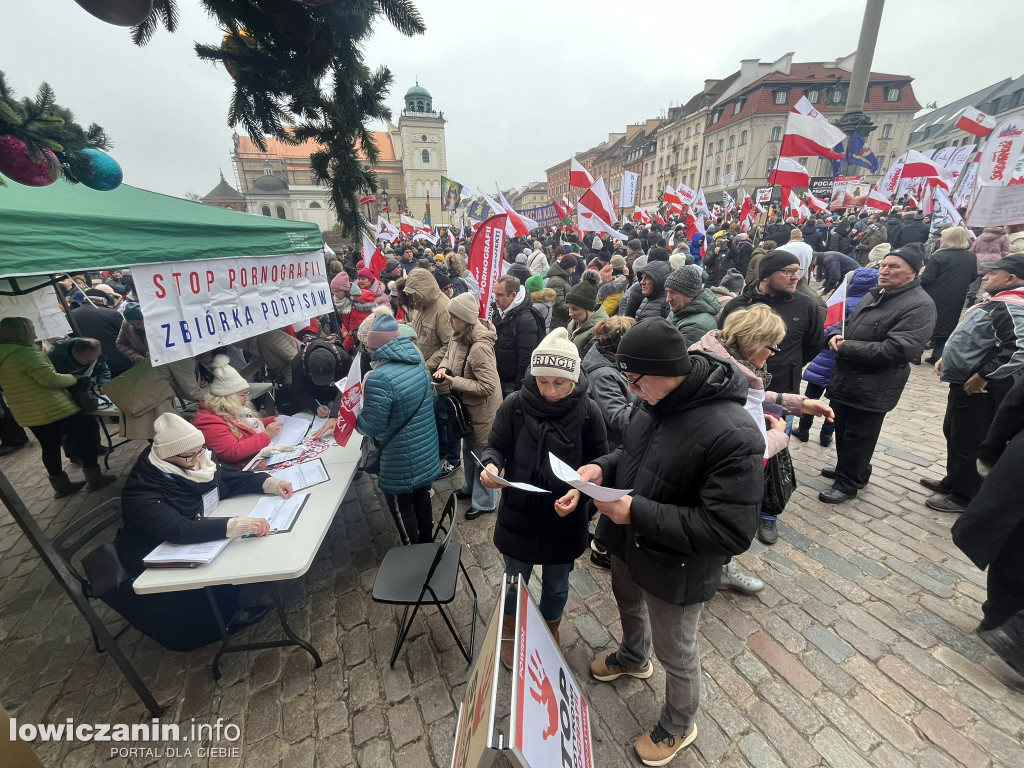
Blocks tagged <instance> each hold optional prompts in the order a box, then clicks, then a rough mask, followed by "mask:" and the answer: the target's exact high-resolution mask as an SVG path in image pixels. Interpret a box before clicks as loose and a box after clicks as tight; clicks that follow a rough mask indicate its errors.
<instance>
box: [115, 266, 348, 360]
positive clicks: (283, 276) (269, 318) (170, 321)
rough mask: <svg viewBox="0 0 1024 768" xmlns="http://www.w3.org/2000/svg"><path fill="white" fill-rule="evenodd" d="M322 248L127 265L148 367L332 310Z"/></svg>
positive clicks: (191, 355)
mask: <svg viewBox="0 0 1024 768" xmlns="http://www.w3.org/2000/svg"><path fill="white" fill-rule="evenodd" d="M324 273H325V269H324V259H323V256H322V255H321V253H320V251H312V252H309V253H301V254H285V255H280V256H246V257H235V258H226V259H208V260H203V261H175V262H162V263H157V264H139V265H136V266H133V267H132V275H133V277H134V278H135V287H136V291H137V292H138V296H139V303H140V304H141V305H142V314H143V318H144V320H145V326H146V337H147V340H148V342H149V352H150V357H151V358H152V360H153V365H163V364H164V363H170V362H174V361H175V360H182V359H184V358H187V357H194V356H195V355H198V354H200V353H202V352H206V351H207V350H210V349H216V348H217V347H220V346H223V345H225V344H232V343H234V342H236V341H242V340H243V339H248V338H251V337H253V336H258V335H259V334H261V333H264V332H266V331H270V330H273V329H275V328H283V327H284V326H287V325H291V324H292V323H294V322H297V321H299V320H307V319H309V318H311V317H316V316H317V315H322V314H325V313H327V312H330V311H332V310H333V309H334V303H333V301H332V300H331V291H330V287H329V286H328V283H327V278H326V277H325V274H324Z"/></svg>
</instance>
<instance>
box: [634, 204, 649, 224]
mask: <svg viewBox="0 0 1024 768" xmlns="http://www.w3.org/2000/svg"><path fill="white" fill-rule="evenodd" d="M633 221H642V222H643V223H644V224H650V223H651V214H649V213H648V212H647V211H646V210H645V209H643V208H637V209H636V210H635V211H633Z"/></svg>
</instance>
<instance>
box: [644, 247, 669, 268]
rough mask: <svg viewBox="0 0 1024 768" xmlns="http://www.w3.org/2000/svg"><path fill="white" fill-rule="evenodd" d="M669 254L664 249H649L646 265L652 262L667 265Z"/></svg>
mask: <svg viewBox="0 0 1024 768" xmlns="http://www.w3.org/2000/svg"><path fill="white" fill-rule="evenodd" d="M668 258H669V252H668V250H666V249H665V248H651V250H650V253H648V254H647V263H650V262H652V261H664V262H665V263H666V264H667V263H668Z"/></svg>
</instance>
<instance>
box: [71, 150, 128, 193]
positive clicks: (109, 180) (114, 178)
mask: <svg viewBox="0 0 1024 768" xmlns="http://www.w3.org/2000/svg"><path fill="white" fill-rule="evenodd" d="M80 154H81V155H82V156H83V157H85V158H87V159H88V161H89V167H88V169H87V170H85V171H82V170H79V172H78V174H77V177H78V180H79V181H80V182H81V183H82V184H85V186H87V187H89V188H90V189H96V190H99V191H100V192H109V191H110V190H112V189H117V188H118V187H119V186H120V185H121V180H122V179H123V178H124V173H122V171H121V166H120V165H118V164H117V160H115V159H114V158H112V157H111V156H110V155H108V154H107V153H106V152H104V151H102V150H99V149H91V148H86V149H83V150H82V151H81V153H80Z"/></svg>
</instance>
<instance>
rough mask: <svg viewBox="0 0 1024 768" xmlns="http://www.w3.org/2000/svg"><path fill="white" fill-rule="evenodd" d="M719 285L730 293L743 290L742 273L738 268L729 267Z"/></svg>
mask: <svg viewBox="0 0 1024 768" xmlns="http://www.w3.org/2000/svg"><path fill="white" fill-rule="evenodd" d="M721 286H722V287H723V288H725V289H726V290H727V291H729V292H730V293H739V292H740V291H742V290H743V275H741V274H740V273H739V271H738V270H736V269H734V268H732V267H730V268H729V271H728V272H726V273H725V277H723V278H722V282H721Z"/></svg>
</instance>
